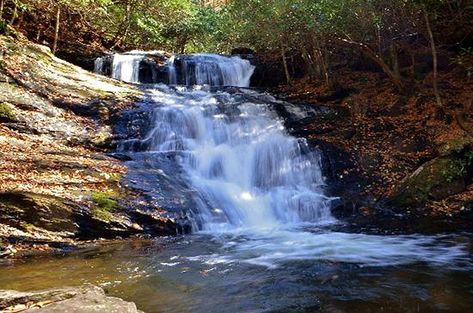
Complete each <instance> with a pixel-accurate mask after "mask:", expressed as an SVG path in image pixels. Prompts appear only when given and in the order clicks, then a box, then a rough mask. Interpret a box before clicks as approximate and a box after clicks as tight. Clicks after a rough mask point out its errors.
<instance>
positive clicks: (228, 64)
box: [170, 54, 255, 87]
mask: <svg viewBox="0 0 473 313" xmlns="http://www.w3.org/2000/svg"><path fill="white" fill-rule="evenodd" d="M173 63H174V60H173V61H172V65H171V71H170V76H171V77H177V73H176V67H175V65H174V64H173ZM254 69H255V67H254V66H253V65H251V64H250V62H249V61H248V60H243V59H241V58H240V57H237V56H234V57H228V56H222V55H218V54H194V55H189V56H186V57H185V58H182V69H181V71H182V73H181V75H182V76H183V77H185V85H186V86H192V85H209V86H236V87H248V86H249V85H250V79H251V76H252V75H253V72H254ZM170 83H171V84H174V81H172V80H171V79H170Z"/></svg>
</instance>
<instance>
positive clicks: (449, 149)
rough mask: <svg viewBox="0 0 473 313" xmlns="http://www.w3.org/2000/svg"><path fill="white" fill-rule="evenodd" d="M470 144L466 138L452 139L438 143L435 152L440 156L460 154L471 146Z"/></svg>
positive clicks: (469, 140)
mask: <svg viewBox="0 0 473 313" xmlns="http://www.w3.org/2000/svg"><path fill="white" fill-rule="evenodd" d="M471 143H472V142H471V139H470V138H468V137H467V136H463V137H456V138H452V139H450V140H447V141H444V142H442V143H440V144H439V145H438V147H437V152H438V153H439V155H441V156H448V155H451V154H455V153H461V152H462V151H463V150H465V148H466V147H468V146H469V145H471Z"/></svg>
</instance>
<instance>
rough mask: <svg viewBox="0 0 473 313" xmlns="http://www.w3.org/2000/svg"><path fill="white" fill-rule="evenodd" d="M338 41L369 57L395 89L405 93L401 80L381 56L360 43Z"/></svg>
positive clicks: (347, 40) (345, 40) (344, 40)
mask: <svg viewBox="0 0 473 313" xmlns="http://www.w3.org/2000/svg"><path fill="white" fill-rule="evenodd" d="M338 39H339V40H341V41H342V42H345V43H347V44H350V45H352V46H356V47H358V48H359V49H360V50H361V51H362V52H363V53H364V54H365V55H366V56H367V57H369V58H370V59H371V60H372V61H374V62H375V63H376V64H378V65H379V66H380V67H381V69H382V70H383V72H384V73H385V74H386V75H387V76H388V77H389V79H390V80H391V82H392V83H393V84H394V85H395V86H396V88H397V89H398V90H399V91H400V92H401V93H404V92H405V91H406V89H405V86H404V84H403V82H402V80H401V79H400V77H397V76H396V73H395V72H394V71H393V70H392V69H391V68H390V67H389V65H388V64H387V63H386V62H385V61H384V60H383V58H382V56H381V55H378V54H377V53H376V52H374V51H373V49H371V48H370V47H369V46H368V45H366V44H364V43H361V42H356V41H352V40H349V39H344V38H338Z"/></svg>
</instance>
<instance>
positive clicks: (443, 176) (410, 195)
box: [390, 156, 471, 207]
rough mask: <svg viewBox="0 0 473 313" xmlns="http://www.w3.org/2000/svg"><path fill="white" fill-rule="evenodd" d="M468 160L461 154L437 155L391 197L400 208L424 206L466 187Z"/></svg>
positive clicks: (402, 184) (408, 178) (413, 174)
mask: <svg viewBox="0 0 473 313" xmlns="http://www.w3.org/2000/svg"><path fill="white" fill-rule="evenodd" d="M469 166H471V163H470V161H469V159H467V158H464V157H461V156H449V157H442V156H441V157H437V158H435V159H433V160H430V161H428V162H426V163H425V164H423V165H422V166H420V167H419V168H418V169H417V170H416V171H414V173H412V174H411V175H410V176H408V177H407V178H406V179H404V180H403V181H402V182H401V184H400V185H399V187H398V188H397V191H396V193H395V194H394V196H393V197H392V198H391V199H390V202H391V204H393V205H394V206H400V207H421V206H423V205H424V204H425V203H426V202H428V201H430V200H437V201H438V200H442V199H445V198H447V197H448V196H451V195H454V194H457V193H460V192H462V191H464V190H465V188H466V181H467V179H468V173H469V170H468V167H469Z"/></svg>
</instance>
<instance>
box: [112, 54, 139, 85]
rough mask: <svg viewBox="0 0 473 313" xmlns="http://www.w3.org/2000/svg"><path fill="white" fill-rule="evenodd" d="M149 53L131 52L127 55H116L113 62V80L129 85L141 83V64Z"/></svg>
mask: <svg viewBox="0 0 473 313" xmlns="http://www.w3.org/2000/svg"><path fill="white" fill-rule="evenodd" d="M146 54H147V52H144V51H130V52H128V53H125V54H118V53H116V54H114V55H113V61H112V78H115V79H118V80H122V81H124V82H127V83H139V70H140V63H141V61H143V59H144V58H145V56H146Z"/></svg>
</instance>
